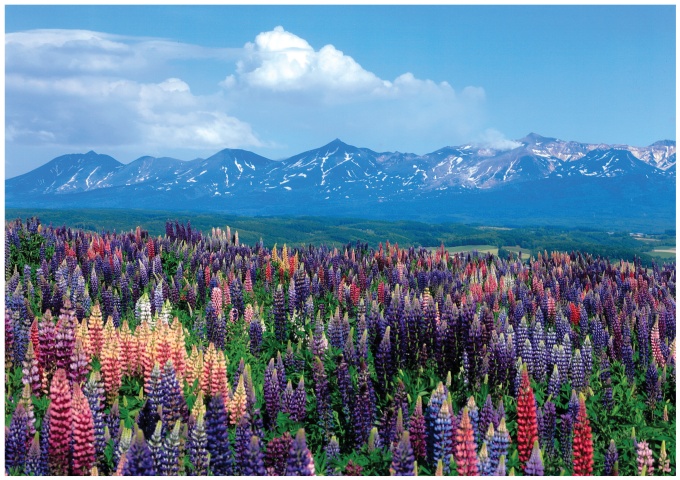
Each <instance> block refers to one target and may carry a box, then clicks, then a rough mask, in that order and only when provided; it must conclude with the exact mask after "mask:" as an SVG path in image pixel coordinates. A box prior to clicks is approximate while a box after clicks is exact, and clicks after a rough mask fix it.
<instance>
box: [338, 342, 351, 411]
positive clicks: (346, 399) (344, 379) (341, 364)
mask: <svg viewBox="0 0 680 480" xmlns="http://www.w3.org/2000/svg"><path fill="white" fill-rule="evenodd" d="M336 363H337V365H338V369H337V370H336V373H335V374H336V377H337V380H338V390H340V398H341V399H342V412H343V414H344V415H345V420H346V421H347V422H350V405H351V404H352V403H353V401H354V387H353V385H352V378H351V377H350V374H349V367H348V365H347V362H346V361H345V357H344V355H340V358H339V360H338V361H337V362H336Z"/></svg>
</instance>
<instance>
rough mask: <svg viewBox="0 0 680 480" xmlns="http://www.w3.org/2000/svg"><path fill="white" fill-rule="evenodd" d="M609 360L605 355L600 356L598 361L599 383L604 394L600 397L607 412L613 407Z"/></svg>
mask: <svg viewBox="0 0 680 480" xmlns="http://www.w3.org/2000/svg"><path fill="white" fill-rule="evenodd" d="M609 369H610V365H609V359H608V358H607V355H606V354H603V355H602V358H601V359H600V381H601V382H602V385H604V387H605V388H604V394H603V395H602V405H603V406H604V408H605V409H606V410H607V411H610V410H611V409H612V407H613V406H614V399H613V396H614V392H613V390H612V380H611V376H612V374H611V371H610V370H609Z"/></svg>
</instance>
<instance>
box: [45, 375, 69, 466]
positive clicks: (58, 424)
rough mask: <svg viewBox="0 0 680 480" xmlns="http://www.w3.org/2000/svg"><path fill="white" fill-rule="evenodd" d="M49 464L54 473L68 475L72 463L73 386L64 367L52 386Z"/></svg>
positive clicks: (55, 377)
mask: <svg viewBox="0 0 680 480" xmlns="http://www.w3.org/2000/svg"><path fill="white" fill-rule="evenodd" d="M50 400H51V403H50V406H49V407H48V411H49V412H50V437H49V448H48V452H49V464H50V471H51V473H52V474H53V475H68V474H69V466H70V464H71V454H70V444H71V428H72V424H73V414H72V410H71V388H70V386H69V383H68V379H67V378H66V371H65V370H64V369H63V368H60V369H59V370H57V371H56V372H55V374H54V377H53V378H52V385H51V387H50Z"/></svg>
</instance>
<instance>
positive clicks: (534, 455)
mask: <svg viewBox="0 0 680 480" xmlns="http://www.w3.org/2000/svg"><path fill="white" fill-rule="evenodd" d="M524 474H525V475H527V476H543V474H544V469H543V458H542V456H541V451H540V450H539V448H538V440H537V441H535V442H534V448H533V449H532V450H531V457H529V461H528V462H527V464H526V466H525V467H524Z"/></svg>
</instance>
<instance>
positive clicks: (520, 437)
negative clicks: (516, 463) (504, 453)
mask: <svg viewBox="0 0 680 480" xmlns="http://www.w3.org/2000/svg"><path fill="white" fill-rule="evenodd" d="M536 440H538V424H537V421H536V400H535V399H534V391H533V389H532V388H531V385H530V384H529V374H528V372H527V369H526V366H525V367H524V368H523V369H522V384H521V386H520V392H519V397H518V398H517V450H518V451H519V459H520V462H522V463H526V462H527V461H528V460H529V457H530V456H531V450H532V448H533V445H534V442H535V441H536Z"/></svg>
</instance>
